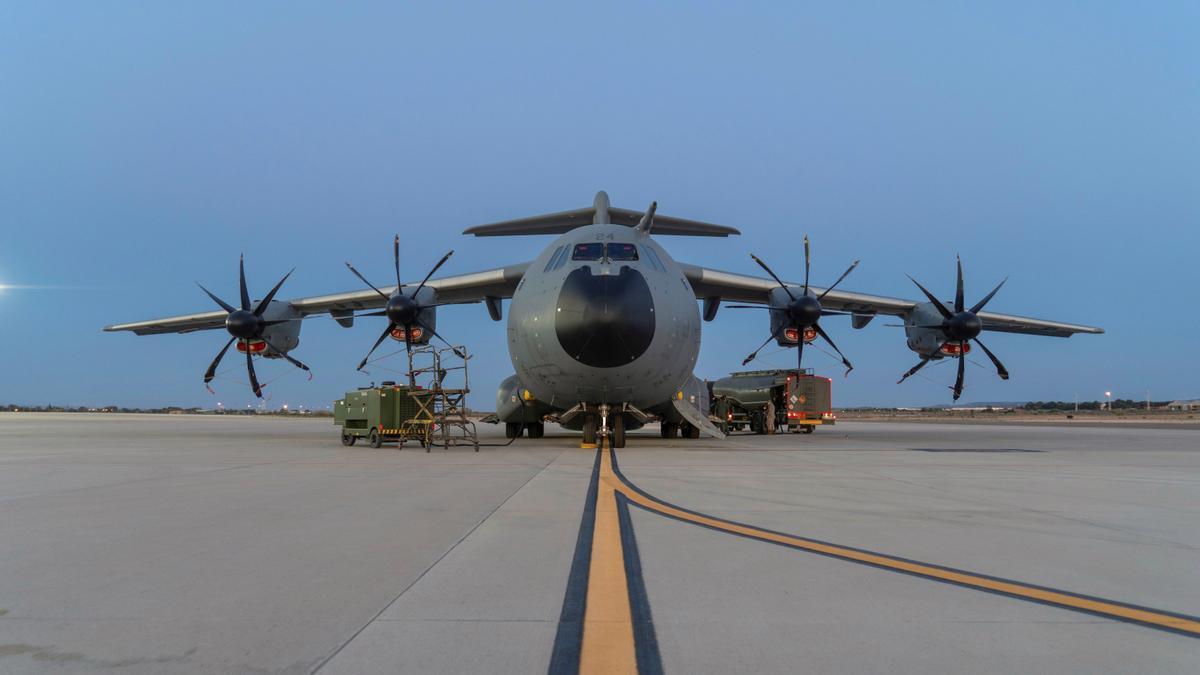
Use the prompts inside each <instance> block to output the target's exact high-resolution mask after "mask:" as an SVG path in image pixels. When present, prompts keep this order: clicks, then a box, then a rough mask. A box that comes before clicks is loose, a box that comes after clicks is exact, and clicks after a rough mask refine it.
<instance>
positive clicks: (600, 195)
mask: <svg viewBox="0 0 1200 675" xmlns="http://www.w3.org/2000/svg"><path fill="white" fill-rule="evenodd" d="M592 208H593V209H595V210H596V214H595V215H593V216H592V224H593V225H608V224H610V223H612V220H611V218H610V217H609V215H608V193H607V192H605V191H604V190H601V191H599V192H597V193H596V198H595V199H594V200H592Z"/></svg>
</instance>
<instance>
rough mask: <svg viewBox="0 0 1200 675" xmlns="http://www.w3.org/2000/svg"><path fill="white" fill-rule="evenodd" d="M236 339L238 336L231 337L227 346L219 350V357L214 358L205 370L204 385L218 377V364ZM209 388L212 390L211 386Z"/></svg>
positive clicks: (206, 385)
mask: <svg viewBox="0 0 1200 675" xmlns="http://www.w3.org/2000/svg"><path fill="white" fill-rule="evenodd" d="M236 339H237V338H229V342H226V343H225V346H224V347H222V348H221V351H219V352H217V357H216V358H215V359H213V360H212V363H210V364H208V370H206V371H204V386H205V387H208V383H209V382H212V381H213V378H214V377H216V374H217V366H218V365H219V364H220V363H221V359H223V358H225V352H227V351H229V347H230V345H232V344H233V341H234V340H236ZM208 390H209V392H211V391H212V389H211V388H209V389H208Z"/></svg>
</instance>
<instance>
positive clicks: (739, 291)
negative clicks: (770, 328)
mask: <svg viewBox="0 0 1200 675" xmlns="http://www.w3.org/2000/svg"><path fill="white" fill-rule="evenodd" d="M680 267H682V268H683V272H684V274H685V275H686V276H687V279H688V282H689V283H691V285H692V288H693V289H694V290H695V292H696V297H697V298H700V299H705V298H720V299H721V300H732V301H734V302H748V303H756V304H762V305H765V304H766V303H767V294H768V293H769V292H770V291H771V290H772V289H774V288H778V287H779V284H777V283H775V281H774V280H772V279H768V278H764V277H755V276H750V275H746V274H736V273H733V272H722V271H720V270H714V269H709V268H706V267H699V266H697V265H687V264H680ZM787 283H788V285H789V286H790V285H795V286H802V285H803V284H792V282H790V281H789V282H787ZM810 288H811V289H812V291H813V292H814V293H817V294H820V293H822V292H824V290H825V289H823V288H818V287H816V286H810ZM918 304H920V302H918V301H916V300H904V299H901V298H889V297H886V296H882V295H867V294H865V293H854V292H852V291H842V290H834V291H831V292H830V293H829V295H826V296H825V298H824V299H823V300H821V305H822V306H824V307H825V308H826V309H833V310H840V311H845V312H853V313H854V314H855V317H854V318H855V321H854V325H855V327H858V328H861V327H862V326H865V325H866V321H868V320H870V317H873V316H875V315H876V314H887V315H891V316H904V315H905V314H907V313H908V312H909V311H910V310H912V308H913V307H915V306H916V305H918ZM979 318H980V319H981V320H982V321H983V325H984V330H990V331H999V332H1003V333H1025V334H1028V335H1047V336H1051V337H1070V336H1072V335H1074V334H1076V333H1103V332H1104V329H1103V328H1096V327H1094V326H1082V325H1077V324H1072V323H1062V322H1060V321H1046V320H1044V319H1034V318H1030V317H1024V316H1013V315H1009V314H997V313H995V312H980V313H979Z"/></svg>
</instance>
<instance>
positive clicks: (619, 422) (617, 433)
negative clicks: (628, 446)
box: [611, 414, 625, 448]
mask: <svg viewBox="0 0 1200 675" xmlns="http://www.w3.org/2000/svg"><path fill="white" fill-rule="evenodd" d="M611 432H612V446H613V447H614V448H623V447H625V417H624V416H623V415H619V414H618V415H613V418H612V429H611Z"/></svg>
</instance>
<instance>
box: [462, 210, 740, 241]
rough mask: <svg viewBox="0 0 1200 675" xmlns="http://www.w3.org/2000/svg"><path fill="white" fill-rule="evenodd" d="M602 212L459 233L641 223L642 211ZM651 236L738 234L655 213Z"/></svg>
mask: <svg viewBox="0 0 1200 675" xmlns="http://www.w3.org/2000/svg"><path fill="white" fill-rule="evenodd" d="M606 210H607V214H608V218H607V219H605V218H604V217H603V214H600V216H601V217H600V218H599V219H597V208H596V206H589V207H588V208H585V209H576V210H574V211H560V212H558V213H548V214H545V215H541V216H530V217H528V218H517V219H516V220H506V221H504V222H500V223H491V224H489V225H476V226H475V227H469V228H467V229H466V230H463V234H473V235H475V236H476V237H509V236H517V235H526V234H565V233H567V232H570V231H571V230H573V229H575V228H577V227H583V226H584V225H591V224H593V223H596V222H604V221H605V220H607V221H608V222H611V223H612V224H614V225H625V226H627V227H637V224H638V223H639V222H640V221H641V220H642V216H643V215H645V214H644V212H642V211H633V210H631V209H618V208H615V207H611V206H610V207H608V208H607V209H606ZM654 234H676V235H685V236H690V237H728V236H729V235H731V234H741V232H740V231H738V230H737V228H733V227H728V226H726V225H714V224H713V223H702V222H700V221H697V220H686V219H684V218H673V217H671V216H664V215H661V214H656V215H655V216H654Z"/></svg>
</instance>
